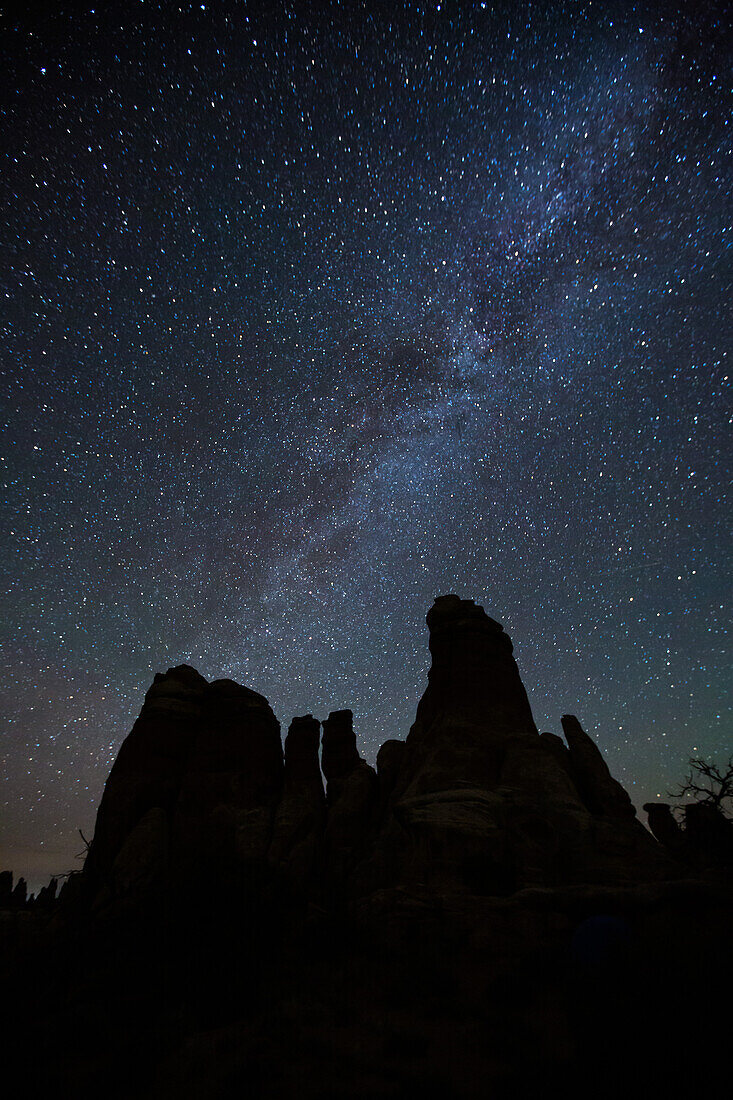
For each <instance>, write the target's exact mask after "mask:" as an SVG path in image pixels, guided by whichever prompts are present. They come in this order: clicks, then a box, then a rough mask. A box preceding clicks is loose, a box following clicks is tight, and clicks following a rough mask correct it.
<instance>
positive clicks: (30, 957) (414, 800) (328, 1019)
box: [0, 596, 733, 1100]
mask: <svg viewBox="0 0 733 1100" xmlns="http://www.w3.org/2000/svg"><path fill="white" fill-rule="evenodd" d="M427 623H428V627H429V630H430V650H431V653H432V667H431V670H430V674H429V679H428V685H427V689H426V691H425V694H424V696H423V698H422V700H421V701H420V704H419V706H418V710H417V716H416V720H415V723H414V725H413V726H412V729H411V730H410V733H409V735H408V737H407V739H406V741H397V740H395V739H391V740H389V741H387V742H386V743H385V744H384V745H383V746H382V747H381V749H380V750H379V753H378V756H377V772H376V773H375V771H374V769H372V768H371V767H369V765H368V764H367V763H366V762H365V761H364V760H363V759H362V758H361V757H360V754H359V751H358V748H357V742H356V735H355V732H354V729H353V720H352V714H351V712H350V711H347V710H340V711H334V712H332V713H331V714H330V716H329V717H328V719H326V720H325V721H324V722H323V751H322V760H321V763H322V768H323V775H325V779H326V786H327V789H326V791H325V792H324V785H323V779H322V775H321V764H319V756H318V750H319V722H318V720H317V719H315V718H314V717H312V716H311V715H306V716H304V717H299V718H294V719H293V721H292V723H291V725H290V729H289V731H288V735H287V738H286V740H285V747H284V753H283V748H282V745H281V742H280V735H279V726H278V723H277V721H276V719H275V716H274V715H273V713H272V710H271V709H270V707H269V704H268V703H267V700H266V699H264V698H263V696H261V695H258V694H257V693H256V692H254V691H251V690H249V689H248V688H244V687H240V686H239V685H237V684H235V683H233V682H232V681H230V680H219V681H215V682H214V683H211V684H208V683H207V682H206V681H205V680H204V678H203V677H202V676H200V675H199V674H198V673H197V672H196V671H195V670H194V669H191V668H189V667H188V666H185V665H182V666H179V667H178V668H174V669H170V670H169V671H168V672H167V673H165V674H164V675H158V676H156V677H155V680H154V682H153V685H152V686H151V688H150V690H149V691H148V693H147V695H146V698H145V703H144V705H143V708H142V712H141V714H140V717H139V718H138V720H137V721H136V722H135V725H134V727H133V729H132V731H131V733H130V735H129V736H128V738H127V739H126V740H125V742H124V743H123V745H122V747H121V749H120V752H119V754H118V758H117V760H116V762H115V765H114V767H113V769H112V772H111V774H110V776H109V779H108V782H107V785H106V787H105V791H104V795H103V799H102V804H101V806H100V810H99V814H98V820H97V828H96V831H95V835H94V839H93V841H92V845H91V848H90V851H89V853H88V856H87V860H86V863H85V866H84V870H83V872H82V873H79V874H74V875H71V876H70V877H69V878H68V879H67V881H66V883H65V884H64V886H63V888H62V890H61V894H60V897H59V902H58V904H57V905H54V906H49V905H46V904H45V903H42V902H43V901H44V896H45V897H46V898H47V897H48V896H50V893H51V886H49V887H48V888H45V889H46V890H47V891H49V893H48V894H46V895H44V893H43V891H42V892H41V896H40V897H39V901H38V903H37V904H36V905H35V906H34V907H33V909H29V908H28V907H27V906H26V904H25V896H26V888H25V883H24V881H23V880H20V881H19V882H18V883H17V885H16V887H15V889H13V880H12V876H11V875H10V874H9V873H8V872H6V873H4V875H2V876H0V902H1V901H2V898H6V899H10V902H11V904H12V905H14V906H15V908H16V909H17V911H12V912H4V913H3V916H2V920H0V948H2V951H1V952H0V981H2V982H3V988H4V990H7V991H8V992H6V993H4V996H5V997H6V1002H7V1004H9V1005H11V1006H12V1008H13V1012H12V1014H11V1016H12V1019H11V1021H10V1024H9V1025H8V1028H7V1029H5V1030H4V1038H6V1039H8V1040H9V1048H10V1049H12V1050H13V1051H14V1052H15V1056H16V1057H17V1058H18V1059H19V1061H20V1062H21V1063H22V1064H23V1065H24V1067H26V1071H27V1073H28V1074H29V1084H28V1085H27V1091H29V1093H30V1094H32V1095H41V1094H43V1093H44V1092H46V1091H48V1090H49V1089H50V1088H53V1089H54V1090H55V1091H56V1092H62V1093H64V1094H66V1093H67V1092H69V1093H72V1092H73V1094H74V1095H75V1096H78V1097H79V1098H80V1100H83V1098H84V1097H87V1096H89V1097H91V1096H99V1095H104V1096H106V1097H109V1100H123V1098H125V1097H128V1096H131V1095H137V1094H141V1095H144V1096H145V1097H146V1100H167V1098H168V1097H172V1096H176V1097H177V1098H178V1100H181V1098H185V1097H188V1098H189V1100H193V1098H194V1097H196V1098H199V1097H204V1096H206V1097H208V1096H230V1095H240V1094H243V1093H244V1092H247V1093H249V1094H252V1095H257V1096H262V1097H263V1098H264V1097H270V1098H275V1097H286V1098H289V1100H296V1098H297V1100H323V1098H324V1097H334V1098H335V1097H337V1096H338V1097H340V1096H368V1097H382V1096H385V1097H387V1096H389V1097H393V1098H394V1100H396V1098H397V1097H401V1096H415V1095H418V1096H424V1097H431V1096H441V1097H442V1096H450V1097H453V1098H456V1100H478V1098H479V1097H485V1096H487V1095H497V1096H503V1095H507V1096H508V1095H516V1096H524V1095H535V1094H538V1093H539V1092H540V1091H549V1092H555V1091H557V1092H558V1093H560V1094H562V1095H564V1096H565V1095H567V1096H574V1095H588V1094H589V1093H592V1094H593V1095H594V1096H596V1095H598V1096H604V1095H605V1096H609V1097H617V1096H618V1095H621V1094H623V1092H624V1091H628V1082H629V1081H633V1082H634V1084H635V1086H636V1085H643V1086H644V1087H645V1088H646V1090H647V1091H651V1090H652V1089H655V1090H656V1091H659V1079H660V1073H662V1072H663V1069H664V1067H665V1066H668V1065H669V1066H673V1067H674V1073H675V1075H676V1074H677V1067H678V1061H679V1057H678V1056H679V1051H680V1050H681V1049H683V1048H684V1044H688V1045H689V1046H690V1049H691V1050H693V1051H694V1050H701V1049H724V1047H725V1043H726V1042H727V1039H728V1036H727V1030H726V1026H725V1025H724V1024H722V1023H721V1017H720V1015H719V1014H718V1013H717V1012H716V1011H715V1009H714V1008H713V1007H712V999H711V998H705V997H702V998H701V997H699V982H700V974H709V973H715V976H716V981H722V987H723V988H729V987H730V981H731V977H733V958H732V957H731V955H732V952H731V940H730V916H731V909H732V908H733V893H732V892H731V888H730V884H729V876H728V871H727V866H725V865H724V864H725V860H724V859H723V857H722V856H721V855H720V854H719V853H723V854H725V853H727V852H729V851H730V848H729V839H730V831H731V830H730V828H729V827H728V824H727V823H726V822H725V819H722V818H721V817H720V815H718V816H717V817H713V816H711V814H710V812H709V810H710V807H708V808H699V810H695V809H693V808H692V807H690V809H689V810H688V814H687V821H686V826H687V828H686V829H685V830H684V837H683V843H684V850H685V852H687V853H689V852H693V853H698V854H697V855H693V856H689V857H687V856H686V857H685V859H686V862H685V863H682V862H681V861H680V859H679V858H677V859H670V858H669V857H668V855H667V854H666V852H665V848H664V847H663V846H662V845H661V844H660V843H658V842H657V841H656V840H655V839H654V837H653V836H652V835H651V834H650V833H649V832H648V831H647V830H646V829H644V828H643V827H642V826H641V824H640V823H639V822H638V821H637V820H636V817H635V814H634V811H633V807H632V806H631V803H630V800H629V799H628V796H627V795H626V794H625V792H624V791H623V789H622V788H621V787H620V786H619V784H618V783H616V781H615V780H614V779H613V778H612V776H611V775H610V773H609V770H608V768H607V766H606V763H605V761H604V759H603V757H602V754H601V753H600V751H599V750H598V748H597V747H596V745H595V744H594V742H593V741H592V740H591V738H590V737H588V736H587V734H585V733H584V732H583V730H582V729H581V727H580V725H579V723H578V721H577V719H575V718H572V717H570V716H565V717H564V718H563V728H564V730H565V735H566V738H567V744H566V743H565V742H564V741H563V740H562V739H561V738H560V737H558V736H556V735H555V734H552V733H543V734H542V735H539V734H538V732H537V730H536V728H535V725H534V721H533V719H532V714H531V711H530V707H529V702H528V699H527V694H526V692H525V690H524V687H523V685H522V682H521V679H520V676H519V671H518V668H517V665H516V663H515V660H514V656H513V649H512V643H511V641H510V639H509V638H508V637H507V635H506V634H505V633H504V631H503V629H502V627H501V626H500V625H499V624H498V623H497V622H495V621H494V620H493V619H490V618H489V617H488V616H487V615H486V614H485V612H484V611H483V609H482V608H481V607H478V606H477V605H476V604H474V603H473V602H472V601H470V600H460V599H458V597H456V596H447V597H441V598H440V599H438V600H436V602H435V605H434V607H433V608H432V609H431V610H430V612H429V613H428V616H427ZM646 808H647V810H648V812H649V815H650V826H651V828H652V829H653V830H654V832H655V834H656V835H657V836H659V838H660V840H661V841H662V843H663V845H665V846H666V848H667V849H670V850H677V851H679V848H677V849H676V845H678V842H679V833H680V830H679V828H678V827H677V826H676V824H675V823H674V820H673V819H672V818H671V814H670V813H669V808H668V807H665V806H661V805H657V804H655V805H653V806H649V807H646ZM721 822H722V824H721ZM711 853H717V854H711ZM725 858H726V859H727V856H726V857H725ZM0 908H2V905H0ZM675 1001H679V1003H682V1004H692V1003H694V1004H695V1010H696V1011H695V1013H694V1014H691V1013H689V1012H684V1013H670V1011H669V1005H670V1004H673V1003H675ZM693 1015H694V1018H693ZM80 1035H82V1036H83V1039H84V1041H83V1042H80V1041H79V1036H80ZM706 1044H707V1046H706ZM723 1062H724V1060H723ZM678 1083H679V1082H678V1080H677V1077H676V1076H675V1082H674V1084H675V1087H677V1085H678Z"/></svg>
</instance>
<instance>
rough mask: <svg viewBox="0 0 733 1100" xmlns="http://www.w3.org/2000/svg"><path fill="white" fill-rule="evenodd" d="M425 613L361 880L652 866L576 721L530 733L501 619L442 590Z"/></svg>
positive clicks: (636, 871) (514, 884)
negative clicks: (407, 717)
mask: <svg viewBox="0 0 733 1100" xmlns="http://www.w3.org/2000/svg"><path fill="white" fill-rule="evenodd" d="M427 625H428V628H429V630H430V652H431V654H432V658H433V661H432V667H431V669H430V673H429V677H428V687H427V689H426V691H425V694H424V695H423V697H422V699H421V701H420V703H419V705H418V708H417V716H416V720H415V723H414V725H413V727H412V729H411V730H410V733H409V735H408V737H407V742H406V745H405V748H404V751H403V753H402V754H401V760H400V766H399V768H398V769H397V770H396V775H393V776H392V777H391V783H390V786H391V798H390V806H391V810H390V812H389V814H388V816H387V819H386V821H385V822H384V824H383V827H382V832H381V835H380V836H379V838H378V840H377V842H376V847H375V852H374V856H373V859H372V860H371V861H370V863H369V864H368V865H367V866H365V867H364V868H363V869H362V871H363V875H364V879H363V884H362V885H361V886H360V889H364V887H365V886H366V883H367V881H368V879H369V877H370V876H371V875H373V876H374V881H375V882H383V883H385V884H394V883H395V882H396V881H399V880H405V881H413V882H415V881H418V882H421V883H425V884H433V885H436V886H439V887H440V888H442V889H450V890H459V891H469V892H473V893H479V894H487V895H490V894H509V893H513V892H514V891H516V890H517V889H522V888H523V887H528V886H556V885H563V884H573V883H581V882H583V883H592V882H596V883H609V884H610V883H620V882H624V881H627V880H634V881H638V880H639V879H640V878H650V877H651V878H654V877H656V875H657V874H658V873H660V872H661V863H660V854H659V849H658V846H657V845H656V844H655V843H654V842H653V840H652V838H651V836H650V835H649V834H648V833H647V831H646V830H645V829H644V828H643V826H642V825H641V824H640V823H639V822H638V821H637V820H636V816H635V813H634V809H633V806H632V804H631V801H630V799H629V797H628V795H627V794H626V792H625V791H624V790H623V788H622V787H621V786H620V784H618V783H617V782H616V781H615V780H614V779H613V778H612V777H611V775H610V773H609V771H608V768H607V766H606V764H605V761H604V760H603V757H602V755H601V753H600V751H599V750H598V748H597V747H596V745H595V743H594V742H593V741H592V740H591V738H590V737H588V736H587V734H585V733H584V732H583V730H582V728H581V726H580V724H579V722H578V721H577V719H575V718H573V717H572V716H569V715H568V716H565V717H564V718H563V728H564V731H565V734H566V738H567V745H566V744H565V742H563V741H562V739H561V738H560V737H557V736H556V735H554V734H542V735H540V734H539V733H538V732H537V729H536V727H535V724H534V721H533V718H532V712H531V709H530V705H529V701H528V698H527V693H526V691H525V689H524V685H523V684H522V680H521V677H520V675H519V670H518V668H517V664H516V662H515V660H514V657H513V647H512V643H511V640H510V639H509V637H508V636H507V635H506V634H505V632H504V630H503V628H502V627H501V625H500V624H499V623H497V622H495V621H494V620H493V619H491V618H489V616H488V615H487V614H486V613H485V611H484V609H483V608H482V607H479V606H477V605H476V604H475V603H474V602H473V600H462V599H459V598H458V596H454V595H449V596H441V597H439V598H438V599H437V600H436V601H435V603H434V605H433V607H432V608H431V609H430V611H429V612H428V615H427Z"/></svg>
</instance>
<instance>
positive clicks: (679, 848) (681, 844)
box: [643, 802, 688, 858]
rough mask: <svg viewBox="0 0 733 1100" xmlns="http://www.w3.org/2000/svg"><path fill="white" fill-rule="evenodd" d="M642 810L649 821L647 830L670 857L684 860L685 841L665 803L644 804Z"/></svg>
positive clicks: (670, 810) (685, 855)
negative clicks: (648, 829) (649, 830)
mask: <svg viewBox="0 0 733 1100" xmlns="http://www.w3.org/2000/svg"><path fill="white" fill-rule="evenodd" d="M643 809H644V810H645V812H646V814H647V817H648V819H649V828H650V829H651V831H652V833H653V835H654V836H655V837H656V839H657V840H658V841H659V843H660V844H661V845H662V846H663V847H664V848H666V849H667V850H668V851H669V852H670V854H671V855H673V856H675V857H677V858H686V857H687V855H688V851H687V841H686V840H685V834H684V832H683V830H682V828H681V827H680V825H679V823H678V822H677V821H675V819H674V817H673V815H672V809H671V807H670V806H669V805H668V804H667V803H666V802H646V803H645V804H644V807H643Z"/></svg>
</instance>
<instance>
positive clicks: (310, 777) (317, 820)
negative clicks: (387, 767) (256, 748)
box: [269, 714, 326, 886]
mask: <svg viewBox="0 0 733 1100" xmlns="http://www.w3.org/2000/svg"><path fill="white" fill-rule="evenodd" d="M320 726H321V724H320V722H319V721H318V719H317V718H314V717H313V716H312V715H310V714H307V715H305V717H303V718H294V719H293V721H292V722H291V723H290V729H289V730H288V735H287V737H286V738H285V780H284V785H283V793H282V798H281V800H280V803H279V805H278V807H277V812H276V814H275V824H274V827H273V833H272V842H271V844H270V850H269V859H270V861H271V862H272V863H274V864H275V865H278V866H281V867H284V868H285V869H286V870H287V871H288V873H289V875H290V876H291V878H292V879H293V880H294V881H295V882H296V883H297V884H298V885H299V886H304V885H305V884H306V883H307V882H308V881H309V879H310V878H311V876H312V874H313V873H314V870H315V864H316V858H317V855H318V851H319V849H320V846H321V842H322V837H323V828H324V823H325V817H326V795H325V792H324V790H323V779H322V778H321V769H320V765H319V762H318V747H319V741H320Z"/></svg>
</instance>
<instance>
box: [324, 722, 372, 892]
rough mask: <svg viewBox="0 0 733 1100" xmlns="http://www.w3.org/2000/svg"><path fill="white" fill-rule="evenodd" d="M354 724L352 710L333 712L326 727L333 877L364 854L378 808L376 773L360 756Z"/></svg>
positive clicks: (328, 830)
mask: <svg viewBox="0 0 733 1100" xmlns="http://www.w3.org/2000/svg"><path fill="white" fill-rule="evenodd" d="M352 723H353V716H352V713H351V711H350V710H336V711H333V712H332V713H331V714H329V716H328V718H327V719H326V720H325V721H324V723H323V752H322V756H321V764H322V767H323V774H324V775H325V777H326V800H327V806H328V817H327V824H326V834H325V845H326V852H327V859H328V866H329V872H330V874H331V875H332V876H333V875H336V876H340V875H343V874H344V873H345V872H346V871H347V869H348V868H349V867H351V866H352V865H353V864H354V863H355V862H356V860H357V858H358V856H359V855H361V853H362V852H363V849H364V846H365V844H366V841H367V839H368V838H369V836H370V832H371V828H372V822H373V816H374V812H375V810H376V804H377V776H376V772H375V771H374V768H372V767H370V766H369V765H368V764H367V763H366V761H364V760H362V759H361V757H360V756H359V752H358V749H357V747H356V734H355V733H354V728H353V724H352Z"/></svg>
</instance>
